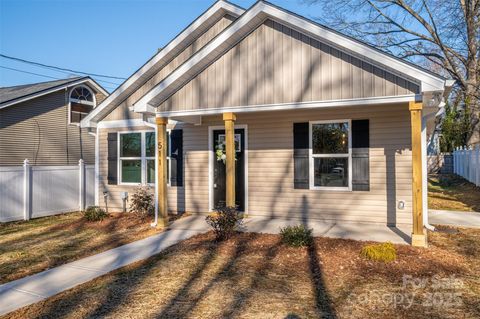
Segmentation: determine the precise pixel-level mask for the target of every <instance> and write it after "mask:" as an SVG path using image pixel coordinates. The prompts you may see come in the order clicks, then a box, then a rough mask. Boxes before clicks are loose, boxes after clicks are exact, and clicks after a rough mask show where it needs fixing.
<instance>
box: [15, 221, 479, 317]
mask: <svg viewBox="0 0 480 319" xmlns="http://www.w3.org/2000/svg"><path fill="white" fill-rule="evenodd" d="M442 231H443V232H439V233H434V234H431V236H430V238H431V243H432V244H431V247H430V248H428V249H421V248H413V247H410V246H406V245H397V246H396V248H397V254H398V258H397V260H396V261H394V262H391V263H388V264H385V263H379V262H372V261H368V260H365V259H363V258H361V257H360V256H359V252H360V249H361V248H362V246H363V245H364V244H365V243H362V242H358V241H353V240H342V239H330V238H316V239H315V241H314V244H313V245H311V246H310V247H306V248H292V247H288V246H285V245H283V244H281V243H280V237H279V236H277V235H260V234H254V233H245V234H238V235H236V236H235V237H233V238H231V239H229V240H228V241H225V242H220V243H216V242H215V241H214V240H213V239H214V235H213V233H207V234H203V235H199V236H196V237H193V238H191V239H188V240H186V241H184V242H181V243H179V244H177V245H175V246H173V247H171V248H169V249H168V250H167V251H165V252H164V253H162V254H160V255H157V256H155V257H152V258H150V259H148V260H146V261H143V262H139V263H135V264H132V265H130V266H128V267H125V268H123V269H120V270H118V271H115V272H112V273H110V274H108V275H106V276H103V277H101V278H98V279H96V280H94V281H91V282H89V283H86V284H84V285H81V286H79V287H76V288H74V289H71V290H69V291H66V292H64V293H61V294H59V295H57V296H54V297H52V298H50V299H47V300H46V301H44V302H40V303H37V304H35V305H32V306H29V307H26V308H23V309H20V310H18V311H16V312H14V313H12V314H10V315H9V316H8V318H58V317H61V318H86V317H88V318H97V317H101V318H104V317H107V318H209V319H210V318H224V317H231V318H237V317H238V318H320V317H324V318H478V317H480V306H479V304H478V300H479V298H480V282H479V275H480V271H479V267H480V253H479V252H480V230H460V231H459V232H457V233H454V232H455V231H451V230H449V229H445V228H442ZM404 275H408V276H412V277H414V278H420V279H425V278H426V279H429V280H430V279H432V278H437V277H433V276H439V277H438V278H448V277H449V276H452V275H454V276H455V277H456V278H458V279H461V280H462V281H463V282H464V287H463V288H461V289H457V290H455V292H458V293H460V297H459V298H460V301H461V304H458V305H454V306H450V305H448V306H447V305H445V304H438V303H437V304H436V305H435V306H427V305H424V304H423V303H424V302H425V301H428V293H429V292H432V287H431V286H428V287H426V288H422V289H419V290H413V288H410V287H408V288H407V289H403V288H402V279H403V276H404ZM433 292H438V290H433ZM440 292H441V293H442V294H447V293H450V290H448V291H444V290H440ZM411 293H415V294H414V299H413V301H414V302H413V304H412V305H411V306H408V304H406V303H403V304H397V306H396V307H394V305H393V304H391V303H388V302H386V301H385V300H384V299H379V298H378V297H379V296H380V297H381V296H386V297H389V296H390V297H391V296H401V295H405V296H406V295H409V294H411ZM363 297H366V298H363ZM444 298H448V295H445V297H444ZM437 299H438V298H437ZM387 300H388V299H387ZM445 301H447V300H445Z"/></svg>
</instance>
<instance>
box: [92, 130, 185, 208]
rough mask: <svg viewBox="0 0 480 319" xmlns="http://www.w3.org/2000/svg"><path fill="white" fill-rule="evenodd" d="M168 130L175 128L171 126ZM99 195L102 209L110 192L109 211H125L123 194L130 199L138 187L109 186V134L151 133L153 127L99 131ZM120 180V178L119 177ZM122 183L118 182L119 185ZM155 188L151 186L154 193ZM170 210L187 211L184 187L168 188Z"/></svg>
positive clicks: (128, 204)
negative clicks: (104, 195) (106, 193)
mask: <svg viewBox="0 0 480 319" xmlns="http://www.w3.org/2000/svg"><path fill="white" fill-rule="evenodd" d="M168 128H173V127H171V126H169V127H168ZM98 131H99V154H100V155H99V157H100V159H99V163H100V165H99V183H98V184H99V189H98V191H99V194H100V202H99V205H100V206H101V207H105V202H104V199H103V197H102V194H103V192H104V191H107V192H108V209H109V211H112V212H119V211H122V209H123V201H122V197H121V196H122V192H128V194H129V197H130V198H131V195H132V194H133V193H134V192H135V189H136V188H137V187H138V185H121V184H117V185H109V184H108V133H112V132H136V131H151V132H154V130H153V129H152V128H151V127H148V126H143V127H134V128H116V129H99V130H98ZM118 178H120V176H118ZM119 182H120V181H118V183H119ZM154 189H155V186H154V185H152V186H151V190H152V191H154ZM167 193H168V210H169V211H171V212H177V211H180V212H183V211H185V198H184V193H185V192H184V188H183V187H177V186H175V187H168V190H167ZM129 208H130V202H129V201H128V202H127V210H128V209H129Z"/></svg>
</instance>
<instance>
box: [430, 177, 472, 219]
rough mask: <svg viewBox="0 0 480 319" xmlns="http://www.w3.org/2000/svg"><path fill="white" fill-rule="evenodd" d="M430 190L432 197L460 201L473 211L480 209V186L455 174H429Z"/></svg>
mask: <svg viewBox="0 0 480 319" xmlns="http://www.w3.org/2000/svg"><path fill="white" fill-rule="evenodd" d="M428 183H429V187H428V192H429V194H430V197H431V198H432V199H438V200H442V201H451V202H459V203H461V204H463V205H465V206H467V207H469V208H470V209H471V210H472V211H476V212H478V211H480V187H476V186H475V185H474V184H472V183H470V182H469V181H467V180H466V179H464V178H462V177H460V176H456V175H453V174H438V175H429V177H428Z"/></svg>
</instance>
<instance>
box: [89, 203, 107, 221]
mask: <svg viewBox="0 0 480 319" xmlns="http://www.w3.org/2000/svg"><path fill="white" fill-rule="evenodd" d="M83 214H84V216H85V219H86V220H88V221H90V222H96V221H101V220H104V219H105V218H107V217H108V214H107V212H105V210H104V209H102V208H100V207H98V206H89V207H87V209H86V210H85V211H84V212H83Z"/></svg>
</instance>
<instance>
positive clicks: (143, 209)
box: [130, 186, 155, 216]
mask: <svg viewBox="0 0 480 319" xmlns="http://www.w3.org/2000/svg"><path fill="white" fill-rule="evenodd" d="M153 200H154V196H153V193H152V191H151V190H150V187H148V186H139V187H137V189H135V192H134V193H133V195H132V198H131V203H130V212H132V213H136V214H139V215H142V216H147V215H153V213H154V211H155V204H154V202H153Z"/></svg>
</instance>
